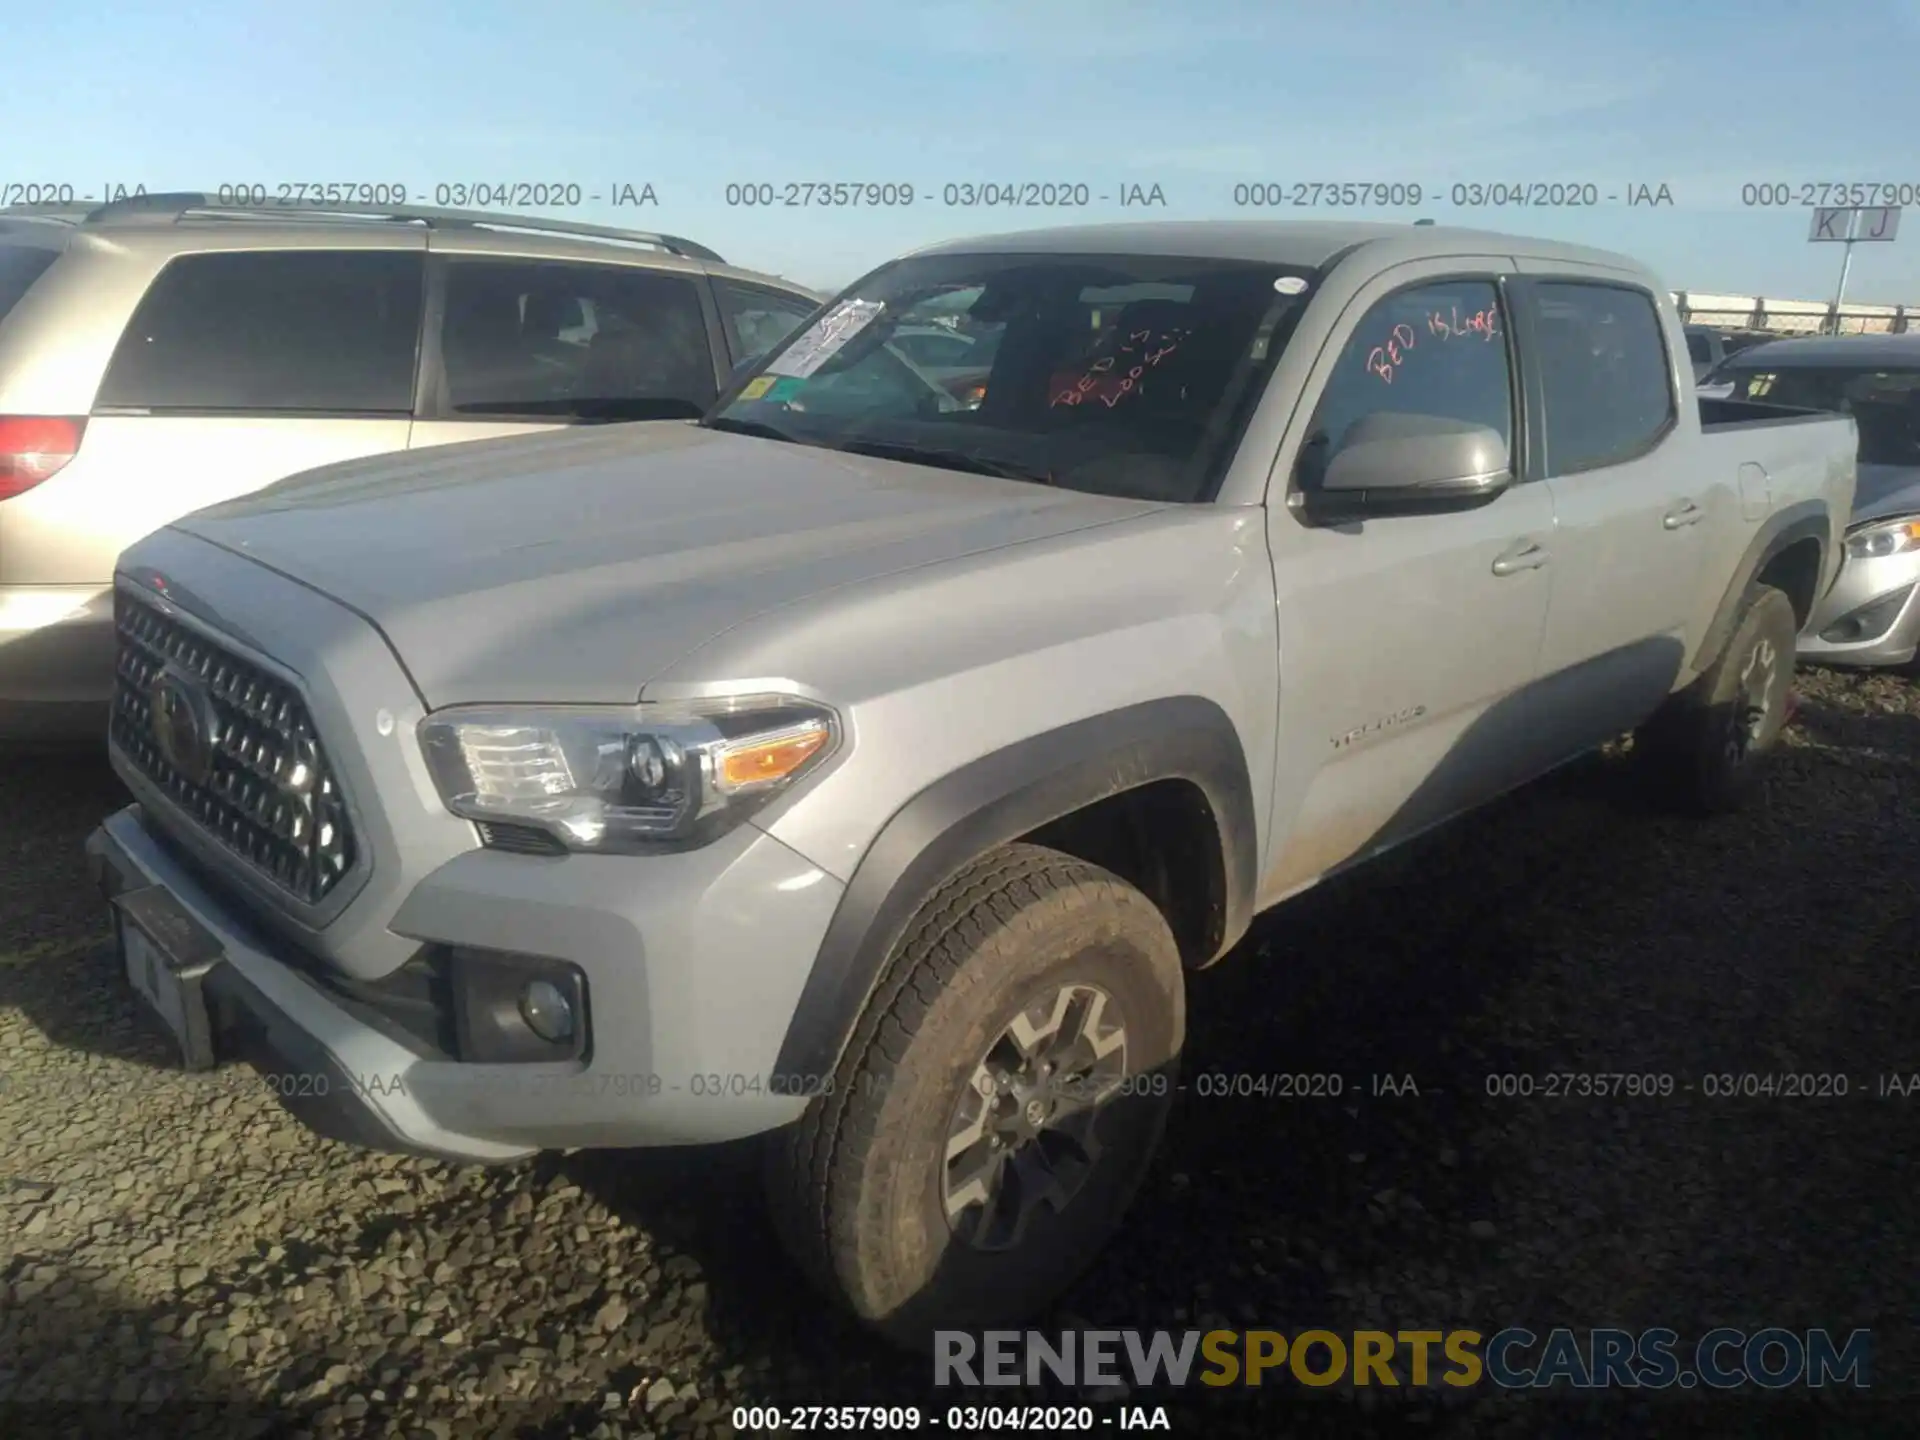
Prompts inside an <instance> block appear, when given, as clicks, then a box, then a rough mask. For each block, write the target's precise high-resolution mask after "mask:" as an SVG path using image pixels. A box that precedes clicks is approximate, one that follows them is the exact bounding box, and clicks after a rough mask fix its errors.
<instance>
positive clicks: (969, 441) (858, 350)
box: [704, 255, 1313, 503]
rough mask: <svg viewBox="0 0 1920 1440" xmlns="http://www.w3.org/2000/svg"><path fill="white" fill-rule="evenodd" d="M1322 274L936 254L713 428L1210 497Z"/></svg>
mask: <svg viewBox="0 0 1920 1440" xmlns="http://www.w3.org/2000/svg"><path fill="white" fill-rule="evenodd" d="M1312 279H1313V273H1312V272H1311V271H1306V270H1302V269H1300V268H1298V267H1287V266H1277V265H1271V264H1259V263H1253V262H1246V261H1232V260H1197V259H1186V258H1179V257H1170V256H1131V255H930V256H924V257H919V258H913V259H907V260H902V261H898V262H896V263H894V264H892V265H889V266H886V267H883V268H882V269H880V270H878V271H875V272H874V273H873V274H872V275H869V276H868V277H867V278H866V279H864V280H861V281H859V282H858V283H857V284H855V285H854V286H853V287H852V288H851V289H849V290H848V291H847V292H846V293H845V294H844V295H842V296H841V297H840V299H839V300H837V301H835V302H834V303H833V304H832V305H830V306H828V307H827V309H826V310H825V311H824V312H823V313H822V314H821V316H820V317H819V318H818V319H817V320H815V322H814V323H813V324H812V325H809V326H808V327H806V328H805V329H804V330H803V331H801V332H800V333H799V334H796V335H795V336H793V337H792V338H791V339H790V340H789V341H788V342H787V343H786V344H785V345H784V346H782V347H781V348H780V349H778V350H776V351H774V352H773V353H772V354H771V355H769V356H768V357H767V358H766V359H765V360H764V361H762V362H761V364H760V366H759V367H758V368H757V369H756V370H755V371H753V372H752V373H751V374H749V375H747V376H744V377H742V379H741V381H740V383H739V384H737V385H736V387H735V388H734V389H733V390H732V391H731V392H730V393H729V394H728V395H727V396H726V397H724V398H723V399H722V401H721V403H720V404H718V405H717V406H716V407H715V408H714V409H713V410H712V411H711V412H710V413H709V414H708V416H707V418H706V420H705V422H704V423H705V424H707V425H709V426H711V427H714V428H718V429H728V430H739V431H745V432H748V433H752V434H758V435H762V436H765V437H768V438H776V439H783V440H793V441H798V442H800V443H804V444H811V445H822V446H826V447H828V448H831V449H838V450H848V451H852V452H854V453H867V454H878V455H884V456H888V457H890V458H895V459H902V460H914V461H919V462H922V463H926V464H932V465H941V466H945V467H947V468H950V469H958V470H967V471H975V472H978V473H981V474H988V475H1000V476H1004V477H1009V478H1015V479H1024V480H1035V481H1040V482H1043V483H1047V484H1053V485H1058V486H1062V487H1064V488H1067V489H1073V490H1084V491H1088V492H1091V493H1094V494H1101V495H1114V496H1122V497H1127V498H1133V499H1148V500H1164V501H1173V502H1180V503H1191V502H1199V501H1205V500H1208V499H1211V498H1212V496H1213V494H1214V492H1215V491H1216V490H1217V488H1218V486H1219V482H1220V478H1221V475H1222V473H1223V471H1224V470H1225V468H1226V465H1227V463H1228V462H1229V460H1230V459H1231V458H1232V455H1233V449H1234V446H1235V445H1236V444H1237V443H1238V441H1239V438H1240V433H1241V431H1242V430H1243V429H1244V428H1245V426H1246V422H1247V419H1248V417H1249V415H1250V414H1251V412H1252V408H1253V406H1254V404H1255V403H1256V402H1257V401H1258V399H1259V396H1260V393H1261V390H1262V389H1263V387H1264V386H1265V383H1266V379H1267V376H1268V375H1269V374H1270V373H1271V372H1272V369H1273V365H1274V362H1275V361H1276V360H1277V359H1278V357H1279V354H1280V352H1281V350H1282V348H1283V347H1284V346H1285V344H1286V342H1287V340H1288V338H1289V337H1290V336H1291V334H1292V330H1293V326H1294V323H1295V321H1296V320H1297V318H1298V315H1299V312H1300V309H1301V307H1302V306H1304V304H1305V303H1306V301H1307V299H1308V297H1309V295H1310V294H1311V288H1312V287H1311V281H1312Z"/></svg>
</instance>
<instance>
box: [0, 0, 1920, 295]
mask: <svg viewBox="0 0 1920 1440" xmlns="http://www.w3.org/2000/svg"><path fill="white" fill-rule="evenodd" d="M0 30H4V31H5V33H6V34H7V35H8V39H9V44H8V47H7V48H8V50H9V52H10V53H11V54H13V55H15V56H24V57H38V58H35V59H29V60H28V61H27V62H25V63H28V66H29V69H30V70H32V71H33V72H34V73H35V74H36V75H37V76H39V78H38V79H37V80H35V82H34V87H33V88H35V89H36V90H38V91H40V92H41V93H40V98H39V100H38V101H35V102H30V103H28V104H27V105H26V106H25V107H24V108H23V107H22V106H21V105H20V104H18V103H16V104H15V105H14V106H13V107H12V114H11V117H10V120H9V123H8V124H7V126H6V131H5V134H4V135H0V184H7V183H10V182H11V183H19V182H36V181H37V182H46V181H54V182H63V183H69V184H72V185H74V186H75V187H76V189H77V190H78V191H79V193H81V194H94V193H97V192H98V191H99V189H100V187H101V186H102V185H104V184H107V183H111V182H115V181H118V182H120V183H127V184H131V183H133V182H136V181H137V182H141V183H145V184H146V185H147V186H148V187H149V188H150V189H159V188H172V189H190V188H191V189H211V188H213V187H215V186H217V185H220V184H232V183H240V182H247V183H262V184H267V185H277V184H279V183H281V182H298V181H308V182H315V181H318V182H346V181H351V182H374V181H378V182H387V183H398V184H404V185H406V186H407V187H408V188H409V190H410V191H411V192H412V193H413V194H414V195H415V196H416V198H419V199H424V200H425V201H427V202H428V203H431V201H432V199H433V193H432V192H433V190H434V187H435V186H437V185H447V184H457V183H461V182H468V183H474V182H480V183H488V184H497V183H517V182H521V181H528V182H539V181H544V182H560V183H563V184H578V185H580V186H581V193H582V197H583V202H584V203H583V204H582V205H581V206H580V207H579V208H578V209H575V210H571V211H566V212H562V213H566V214H569V215H570V216H572V217H573V218H577V219H583V220H593V221H601V222H607V223H615V224H635V225H640V226H645V227H648V228H655V227H657V228H660V229H665V230H670V231H674V232H677V233H681V234H685V235H689V236H692V237H694V238H696V239H699V240H702V241H704V242H705V243H707V244H709V245H712V246H713V247H715V248H716V249H718V250H720V251H721V252H722V253H723V254H725V255H726V256H727V257H728V258H729V259H733V260H737V261H738V262H739V263H741V264H745V265H750V266H753V267H755V268H759V269H765V270H773V271H778V272H782V273H785V274H788V275H791V276H793V277H794V278H796V279H799V280H802V281H805V282H808V283H811V284H814V285H818V286H822V287H835V286H838V285H839V284H841V283H844V282H846V281H848V280H850V279H852V278H853V277H854V276H856V275H858V274H859V273H860V272H862V271H864V270H865V269H867V268H869V267H870V266H872V265H874V264H877V263H878V262H880V261H882V260H884V259H886V258H887V257H888V256H889V255H891V254H893V253H895V252H897V251H899V250H902V249H905V248H909V247H912V246H914V245H918V244H922V243H926V242H928V241H932V240H937V239H944V238H947V237H950V236H954V235H964V234H974V233H983V232H989V231H1001V230H1013V229H1021V228H1026V227H1028V226H1030V225H1037V224H1046V223H1057V222H1059V221H1062V220H1067V219H1073V218H1081V219H1090V220H1100V219H1125V218H1153V217H1154V216H1156V215H1164V216H1167V217H1171V218H1183V219H1205V218H1211V217H1227V216H1234V215H1240V216H1243V217H1245V216H1247V215H1249V214H1250V213H1252V212H1249V211H1245V210H1239V209H1236V207H1235V205H1234V203H1233V187H1234V186H1235V184H1236V183H1242V182H1249V181H1261V180H1267V181H1279V182H1282V183H1292V182H1296V181H1336V182H1349V181H1383V182H1394V181H1399V182H1415V183H1419V184H1421V185H1423V186H1425V187H1426V188H1427V191H1428V194H1429V197H1431V196H1432V195H1433V192H1434V191H1435V190H1436V189H1437V190H1438V191H1439V192H1440V194H1439V201H1440V203H1435V202H1434V200H1433V199H1432V198H1429V199H1428V200H1427V201H1426V203H1425V204H1423V205H1422V206H1420V207H1419V208H1418V209H1399V210H1386V211H1357V212H1349V213H1354V214H1358V215H1362V216H1365V217H1366V218H1385V219H1411V218H1413V217H1414V216H1416V215H1430V216H1432V217H1433V218H1435V219H1436V220H1438V221H1440V222H1441V223H1443V224H1444V223H1453V222H1464V223H1471V224H1478V225H1481V226H1484V227H1488V228H1499V229H1505V230H1511V231H1519V232H1522V233H1535V234H1543V235H1550V236H1556V237H1563V238H1568V239H1577V240H1582V241H1585V242H1588V243H1592V244H1598V245H1602V246H1607V247H1610V248H1614V249H1619V250H1624V251H1628V252H1630V253H1632V254H1634V255H1635V256H1637V257H1638V258H1641V259H1643V260H1645V261H1647V262H1649V263H1650V264H1652V265H1653V266H1655V267H1656V268H1657V269H1658V270H1659V271H1660V272H1661V273H1662V274H1663V275H1664V276H1665V277H1666V278H1667V280H1668V283H1669V284H1670V285H1672V286H1673V287H1674V288H1688V289H1696V290H1721V291H1733V292H1737V293H1749V294H1750V293H1760V294H1767V295H1777V296H1783V297H1788V298H1796V299H1819V298H1825V297H1826V296H1828V295H1830V294H1831V293H1832V289H1833V285H1834V281H1835V279H1836V277H1837V273H1838V268H1839V260H1840V254H1839V249H1840V247H1838V246H1831V245H1810V244H1808V243H1807V241H1806V233H1807V216H1806V214H1805V212H1804V211H1802V210H1800V209H1799V208H1798V207H1797V205H1796V206H1789V207H1787V208H1784V209H1771V210H1768V209H1748V208H1743V206H1742V204H1741V186H1742V185H1743V183H1749V182H1778V183H1784V184H1786V185H1789V186H1795V187H1797V186H1798V185H1800V184H1802V183H1820V182H1852V181H1878V182H1889V183H1895V184H1904V185H1905V186H1907V188H1908V190H1909V193H1910V194H1912V193H1913V192H1914V191H1916V190H1920V80H1917V79H1916V75H1917V74H1920V72H1916V70H1915V68H1914V65H1915V62H1914V56H1915V55H1916V54H1920V0H1845V3H1839V0H1834V3H1830V4H1827V5H1807V4H1786V3H1779V0H1740V3H1731V0H1662V3H1659V4H1653V3H1647V0H1607V3H1601V0H1590V3H1585V4H1580V5H1566V4H1556V3H1553V0H1528V3H1526V4H1513V3H1504V4H1483V3H1479V0H1447V3H1440V0H1433V3H1413V0H1398V3H1393V4H1372V3H1366V0H1342V3H1336V4H1325V3H1311V4H1296V3H1287V0H1264V3H1263V0H1185V3H1157V0H1156V3H1149V0H1024V3H1022V0H819V3H815V4H811V5H799V6H791V7H784V6H772V5H767V4H756V5H744V4H739V3H731V0H710V3H706V4H696V3H685V0H649V3H640V0H628V3H624V4H617V3H610V0H548V3H546V4H542V5H530V4H524V3H522V4H504V3H498V0H465V3H461V4H457V5H455V4H447V3H441V0H398V3H395V0H383V3H379V4H375V3H370V0H324V3H321V4H317V5H303V6H274V5H269V4H265V3H259V0H256V3H253V4H244V5H243V4H235V3H199V4H194V3H190V0H189V3H175V4H171V5H167V6H153V7H148V8H143V9H139V10H135V9H133V8H132V7H127V6H121V7H88V6H74V5H68V6H58V5H46V4H35V5H31V6H28V5H26V4H24V3H23V0H0ZM48 57H59V59H58V61H57V63H54V62H52V61H50V60H49V59H48ZM1882 57H1890V58H1889V59H1887V60H1886V61H1885V62H1883V59H1882ZM49 63H53V64H54V69H53V70H51V71H48V70H46V65H47V64H49ZM43 72H44V73H43ZM48 85H51V86H52V87H53V88H52V90H51V91H48V90H46V86H48ZM17 98H18V97H16V99H17ZM808 180H815V181H841V180H846V181H896V182H904V183H907V184H911V185H913V186H914V187H915V189H916V191H918V192H919V195H918V198H917V200H916V203H915V204H913V205H912V206H911V207H907V208H893V209H878V210H873V209H863V210H853V211H848V210H834V209H817V208H815V209H788V208H778V209H775V210H772V211H768V210H753V209H745V208H740V207H729V206H728V205H727V203H726V193H725V191H726V185H727V184H728V183H729V182H749V181H751V182H771V183H774V184H780V183H782V182H787V181H808ZM982 181H991V182H999V183H1006V182H1025V181H1054V182H1068V183H1083V182H1084V183H1085V184H1087V185H1088V186H1089V188H1090V190H1091V192H1092V193H1093V194H1095V195H1098V194H1102V193H1106V194H1113V193H1116V192H1117V191H1118V189H1119V187H1121V186H1124V185H1138V186H1141V187H1142V188H1143V189H1145V188H1146V187H1150V186H1152V185H1155V184H1157V185H1159V186H1160V187H1161V190H1162V192H1163V194H1164V196H1165V198H1166V201H1167V205H1166V208H1165V210H1164V211H1162V210H1159V209H1154V210H1132V209H1129V210H1122V209H1120V208H1119V207H1118V206H1117V204H1112V203H1109V204H1098V203H1096V204H1094V205H1093V206H1091V207H1090V208H1088V209H1086V210H1081V211H1067V212H1061V211H1039V210H1015V209H1006V208H994V209H972V210H969V209H965V208H949V207H947V206H945V205H943V204H942V203H940V202H941V192H942V187H943V186H944V185H946V184H948V183H950V182H951V183H962V182H974V183H978V182H982ZM1533 181H1560V182H1575V183H1587V182H1591V183H1593V184H1594V185H1596V186H1597V187H1598V188H1599V190H1600V192H1601V193H1602V194H1603V195H1605V194H1608V193H1622V194H1624V192H1625V190H1626V187H1628V186H1632V185H1637V184H1644V185H1647V186H1649V187H1656V188H1657V187H1658V186H1659V185H1661V184H1665V185H1667V186H1668V187H1669V189H1670V191H1671V193H1672V195H1673V197H1674V204H1673V205H1672V206H1661V207H1659V208H1655V209H1644V208H1628V207H1626V206H1625V205H1624V204H1610V205H1604V206H1602V207H1601V208H1599V209H1595V210H1585V211H1578V210H1576V211H1567V210H1558V211H1555V210H1541V209H1512V208H1508V209H1500V210H1495V209H1483V210H1479V211H1462V210H1459V209H1456V208H1455V207H1454V206H1453V205H1452V204H1451V203H1449V201H1450V193H1449V191H1450V187H1451V186H1452V185H1454V184H1455V183H1462V184H1467V183H1474V182H1508V183H1512V182H1533ZM618 182H628V183H632V184H634V185H635V186H636V187H638V186H639V185H641V184H643V183H650V184H652V186H653V187H654V191H655V193H656V195H657V196H658V198H659V201H660V204H659V206H658V207H657V208H648V209H644V210H637V211H636V210H615V209H612V208H610V207H608V206H607V205H606V204H605V203H604V202H603V203H601V204H599V205H596V204H593V203H591V201H587V200H585V197H586V196H589V195H592V194H595V193H599V194H602V195H605V194H608V193H610V188H609V187H610V186H611V185H613V184H615V183H618ZM1795 198H1796V199H1797V198H1798V197H1795ZM1915 198H1916V199H1920V196H1917V197H1915ZM1267 213H1274V212H1267ZM1279 213H1281V214H1282V216H1283V217H1284V216H1285V215H1289V214H1290V215H1295V216H1299V217H1301V218H1326V217H1328V216H1329V215H1330V214H1335V213H1338V212H1328V211H1325V210H1321V211H1318V212H1311V211H1284V212H1279ZM1905 220H1906V224H1905V227H1904V229H1905V233H1904V234H1903V235H1902V236H1901V238H1900V239H1899V240H1897V241H1896V242H1895V243H1893V244H1891V245H1862V246H1859V247H1857V249H1856V251H1855V257H1854V263H1853V273H1852V277H1851V279H1850V281H1849V284H1848V292H1847V293H1848V298H1849V300H1857V301H1861V302H1882V303H1892V302H1896V301H1899V302H1906V303H1914V304H1920V215H1916V214H1915V213H1914V212H1913V211H1911V210H1910V211H1909V212H1908V213H1907V215H1906V217H1905Z"/></svg>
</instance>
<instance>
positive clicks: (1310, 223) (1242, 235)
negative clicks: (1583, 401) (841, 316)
mask: <svg viewBox="0 0 1920 1440" xmlns="http://www.w3.org/2000/svg"><path fill="white" fill-rule="evenodd" d="M1362 247H1365V248H1366V250H1367V252H1368V263H1369V264H1371V265H1390V264H1399V263H1402V262H1405V261H1409V260H1425V259H1433V258H1439V257H1444V256H1448V255H1486V254H1495V255H1513V256H1524V257H1526V258H1528V259H1533V260H1564V261H1567V262H1570V263H1575V264H1583V265H1599V266H1605V267H1607V268H1610V269H1616V270H1623V271H1629V272H1631V273H1633V274H1636V275H1645V274H1646V273H1647V272H1646V269H1645V267H1644V266H1642V265H1641V264H1640V263H1639V262H1638V261H1635V260H1633V259H1631V258H1630V257H1628V256H1625V255H1621V254H1617V253H1615V252H1613V251H1610V250H1598V249H1595V248H1593V247H1592V246H1588V245H1570V244H1567V243H1565V242H1564V241H1558V240H1540V239H1534V238H1529V237H1525V236H1520V235H1508V234H1503V233H1501V232H1498V231H1492V230H1473V229H1468V228H1465V227H1457V226H1451V225H1417V226H1416V225H1396V224H1387V223H1382V222H1378V221H1363V220H1301V221H1280V220H1154V221H1133V222H1117V223H1112V224H1104V225H1061V226H1055V227H1052V228H1050V229H1042V230H1023V231H1017V232H1012V233H1006V234H995V235H982V236H974V237H971V238H967V239H961V240H947V241H943V242H941V243H940V244H937V245H930V246H927V247H926V248H924V249H921V250H918V251H915V252H914V253H915V254H916V255H956V254H980V253H983V252H985V253H1000V254H1019V253H1026V254H1088V255H1099V254H1113V255H1169V256H1174V255H1178V256H1191V257H1195V258H1205V259H1219V260H1252V261H1260V262H1264V263H1271V264H1277V265H1297V266H1306V267H1310V268H1312V269H1316V270H1322V269H1326V268H1327V267H1328V266H1330V265H1332V264H1334V263H1335V262H1337V261H1339V260H1342V259H1345V258H1346V257H1347V256H1348V255H1350V254H1352V253H1354V252H1355V251H1357V250H1359V249H1361V248H1362Z"/></svg>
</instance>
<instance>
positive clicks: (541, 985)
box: [520, 980, 573, 1045]
mask: <svg viewBox="0 0 1920 1440" xmlns="http://www.w3.org/2000/svg"><path fill="white" fill-rule="evenodd" d="M520 1017H521V1019H523V1020H525V1021H526V1022H527V1027H528V1028H529V1029H530V1030H532V1031H533V1033H534V1034H536V1035H538V1036H539V1037H540V1038H541V1039H542V1040H546V1041H549V1042H551V1043H552V1044H555V1045H559V1044H561V1043H563V1042H564V1041H567V1040H571V1039H572V1038H573V1004H572V1002H571V1001H569V1000H568V999H567V997H566V993H565V992H564V991H562V990H561V988H560V987H559V986H558V985H555V984H554V983H553V982H552V981H551V980H534V981H531V982H530V983H529V984H528V985H527V987H526V988H525V989H524V990H522V991H521V992H520Z"/></svg>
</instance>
